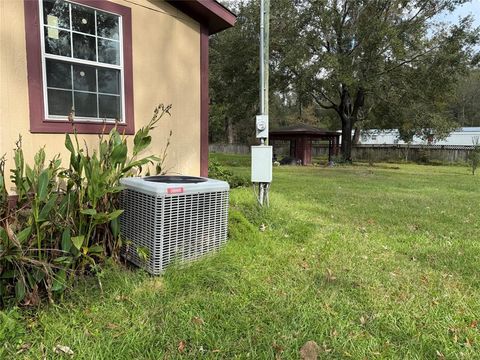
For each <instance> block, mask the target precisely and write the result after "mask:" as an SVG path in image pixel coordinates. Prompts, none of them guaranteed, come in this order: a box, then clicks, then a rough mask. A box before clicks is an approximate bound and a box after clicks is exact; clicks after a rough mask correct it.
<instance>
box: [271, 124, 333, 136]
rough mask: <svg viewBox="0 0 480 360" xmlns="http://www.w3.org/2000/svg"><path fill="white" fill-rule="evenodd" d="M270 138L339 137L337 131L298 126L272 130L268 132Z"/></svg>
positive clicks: (303, 125)
mask: <svg viewBox="0 0 480 360" xmlns="http://www.w3.org/2000/svg"><path fill="white" fill-rule="evenodd" d="M269 134H270V136H274V137H282V136H285V137H288V136H292V135H294V136H302V135H304V136H310V137H326V136H340V134H339V133H338V132H337V131H333V130H328V129H321V128H317V127H315V126H311V125H306V124H298V125H293V126H287V127H283V128H278V129H273V130H271V131H270V132H269Z"/></svg>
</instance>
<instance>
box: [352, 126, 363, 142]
mask: <svg viewBox="0 0 480 360" xmlns="http://www.w3.org/2000/svg"><path fill="white" fill-rule="evenodd" d="M360 133H361V129H360V127H358V126H355V133H354V134H353V144H354V145H357V144H358V143H359V141H360Z"/></svg>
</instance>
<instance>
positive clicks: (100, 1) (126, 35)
mask: <svg viewBox="0 0 480 360" xmlns="http://www.w3.org/2000/svg"><path fill="white" fill-rule="evenodd" d="M38 1H41V0H24V9H25V39H26V45H27V73H28V98H29V108H30V132H32V133H71V132H73V128H72V124H71V123H70V122H68V121H67V120H65V121H60V120H48V119H45V105H44V103H43V99H44V97H43V76H42V51H41V45H40V41H41V39H40V36H41V31H40V14H39V11H38ZM73 2H76V3H79V4H83V5H87V6H91V7H94V8H97V9H99V10H105V11H108V12H112V13H115V14H118V15H121V16H122V18H123V65H124V66H123V68H124V96H125V100H124V101H125V123H124V124H118V125H117V127H118V129H119V131H120V132H122V133H125V134H128V135H131V134H134V133H135V124H134V111H133V64H132V12H131V9H130V8H128V7H126V6H122V5H118V4H115V3H112V2H109V1H105V0H74V1H73ZM114 126H115V125H114V124H111V123H107V124H104V123H91V122H86V121H83V122H82V121H75V127H76V129H77V132H78V133H81V134H99V133H102V132H103V131H110V130H111V129H112V128H113V127H114Z"/></svg>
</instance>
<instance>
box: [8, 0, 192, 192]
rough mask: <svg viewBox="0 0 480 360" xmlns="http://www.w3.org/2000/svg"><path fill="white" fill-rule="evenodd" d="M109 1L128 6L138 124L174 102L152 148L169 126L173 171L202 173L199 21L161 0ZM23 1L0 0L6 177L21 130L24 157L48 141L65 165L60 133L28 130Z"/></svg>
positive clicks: (155, 149)
mask: <svg viewBox="0 0 480 360" xmlns="http://www.w3.org/2000/svg"><path fill="white" fill-rule="evenodd" d="M111 1H114V2H117V3H119V4H121V5H124V6H127V7H130V8H131V9H132V32H133V39H132V45H133V79H134V109H135V128H136V129H139V128H140V127H141V126H143V125H145V124H146V123H147V122H148V121H149V120H150V118H151V115H152V111H153V109H154V107H155V106H156V105H157V104H159V103H165V104H172V106H173V108H172V111H171V113H172V116H171V117H168V116H167V118H164V120H162V123H161V125H160V126H159V127H158V128H156V129H155V130H154V132H153V134H152V135H153V145H152V146H151V148H150V149H149V152H151V153H155V154H160V153H161V152H162V150H163V147H164V146H165V140H166V137H167V135H168V133H169V131H170V129H171V130H173V137H172V141H171V147H170V150H169V152H168V159H167V163H168V164H167V167H168V168H171V172H172V173H180V174H188V175H199V173H200V25H199V24H198V23H197V22H195V21H194V20H192V19H190V18H189V17H187V16H186V15H185V14H183V13H181V12H179V11H178V10H176V9H174V8H173V7H171V6H170V5H169V4H167V3H165V2H164V1H162V0H128V1H123V0H111ZM23 6H24V5H23V0H8V1H7V0H0V156H2V155H3V154H5V153H6V154H7V158H8V161H7V169H6V175H7V177H9V173H10V172H9V170H10V166H11V165H12V161H11V160H12V149H13V147H14V144H15V140H16V139H17V138H18V135H19V134H21V135H22V137H23V148H24V152H25V157H26V159H27V161H28V162H30V163H31V162H33V155H34V153H35V152H36V151H37V150H38V149H39V148H40V147H41V146H43V145H46V151H47V156H48V157H49V158H50V157H52V156H53V155H54V154H57V153H60V154H61V157H62V160H63V161H62V164H63V165H64V166H68V157H67V156H66V151H65V149H64V146H63V143H64V135H63V134H31V133H30V131H29V127H30V118H29V109H28V87H27V64H26V49H25V46H26V45H25V22H24V10H23ZM81 138H84V139H85V141H86V142H87V144H88V145H89V147H90V148H92V146H94V144H96V139H97V136H96V135H81ZM132 140H133V136H131V137H130V141H132ZM10 187H11V184H8V189H9V190H10Z"/></svg>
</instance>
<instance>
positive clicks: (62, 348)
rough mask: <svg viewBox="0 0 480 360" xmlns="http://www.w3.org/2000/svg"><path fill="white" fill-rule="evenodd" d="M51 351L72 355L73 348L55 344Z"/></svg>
mask: <svg viewBox="0 0 480 360" xmlns="http://www.w3.org/2000/svg"><path fill="white" fill-rule="evenodd" d="M53 352H54V353H55V354H59V355H63V354H65V355H70V356H73V350H72V349H70V348H69V347H68V346H65V345H55V347H54V348H53Z"/></svg>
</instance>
